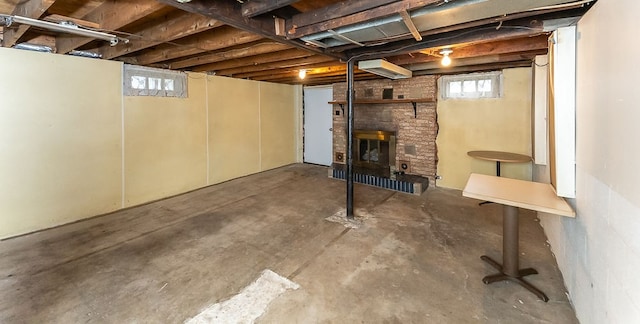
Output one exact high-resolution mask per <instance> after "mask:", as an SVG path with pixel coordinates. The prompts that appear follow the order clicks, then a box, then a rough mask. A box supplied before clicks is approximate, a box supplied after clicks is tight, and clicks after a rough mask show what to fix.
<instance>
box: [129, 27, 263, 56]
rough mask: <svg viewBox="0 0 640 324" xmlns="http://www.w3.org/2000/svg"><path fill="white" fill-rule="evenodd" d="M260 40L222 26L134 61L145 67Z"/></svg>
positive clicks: (246, 33)
mask: <svg viewBox="0 0 640 324" xmlns="http://www.w3.org/2000/svg"><path fill="white" fill-rule="evenodd" d="M260 39H262V37H260V36H258V35H256V34H253V33H250V32H246V31H242V30H237V29H235V28H233V27H229V26H223V27H218V28H216V29H214V30H213V31H211V32H208V33H200V34H196V35H192V36H189V37H186V38H184V39H181V40H180V41H179V42H178V46H176V45H162V46H161V47H160V48H159V49H156V50H151V51H149V52H145V53H142V54H140V55H138V56H136V61H137V62H138V63H137V64H141V65H146V64H151V63H157V62H162V61H168V60H173V59H177V58H181V57H185V56H188V55H194V54H199V53H203V52H207V51H214V50H219V49H221V48H225V47H229V46H234V45H238V44H245V43H250V42H255V41H257V40H260Z"/></svg>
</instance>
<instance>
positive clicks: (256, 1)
mask: <svg viewBox="0 0 640 324" xmlns="http://www.w3.org/2000/svg"><path fill="white" fill-rule="evenodd" d="M298 1H300V0H251V1H249V2H245V3H243V4H242V16H243V17H248V18H253V17H255V16H258V15H261V14H264V13H267V12H269V11H273V10H276V9H280V8H282V7H286V6H288V5H290V4H293V3H296V2H298Z"/></svg>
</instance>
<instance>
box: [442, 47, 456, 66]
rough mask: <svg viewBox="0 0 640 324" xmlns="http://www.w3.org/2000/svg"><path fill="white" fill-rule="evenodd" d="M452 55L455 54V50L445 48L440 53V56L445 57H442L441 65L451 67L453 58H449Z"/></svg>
mask: <svg viewBox="0 0 640 324" xmlns="http://www.w3.org/2000/svg"><path fill="white" fill-rule="evenodd" d="M451 53H453V50H452V49H450V48H445V49H443V50H442V51H440V54H442V55H444V56H443V57H442V61H440V64H442V66H449V65H451V58H450V57H449V54H451Z"/></svg>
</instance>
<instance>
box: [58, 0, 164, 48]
mask: <svg viewBox="0 0 640 324" xmlns="http://www.w3.org/2000/svg"><path fill="white" fill-rule="evenodd" d="M163 8H164V5H162V4H160V3H158V2H156V1H155V0H138V1H135V4H132V3H131V2H128V1H106V2H104V3H103V4H102V5H101V6H99V7H98V8H96V9H95V10H93V11H92V12H90V13H89V14H87V15H86V16H85V17H83V18H82V19H83V20H87V21H92V22H95V23H97V24H100V26H102V28H103V29H106V30H117V29H119V28H121V27H123V26H126V25H128V24H131V23H132V22H135V21H137V20H139V19H142V18H144V17H145V16H148V15H150V14H152V13H154V12H156V11H158V10H161V9H163ZM90 41H91V38H87V37H80V36H64V37H59V38H58V41H57V44H56V47H57V48H58V53H68V52H70V51H72V50H74V49H76V48H78V47H80V46H82V45H85V44H87V43H89V42H90Z"/></svg>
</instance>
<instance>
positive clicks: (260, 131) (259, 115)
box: [258, 83, 264, 171]
mask: <svg viewBox="0 0 640 324" xmlns="http://www.w3.org/2000/svg"><path fill="white" fill-rule="evenodd" d="M258 163H259V168H260V171H264V169H263V168H262V88H261V84H260V83H258Z"/></svg>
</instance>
